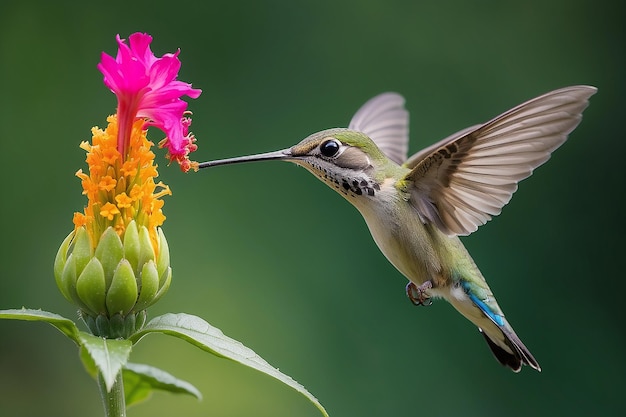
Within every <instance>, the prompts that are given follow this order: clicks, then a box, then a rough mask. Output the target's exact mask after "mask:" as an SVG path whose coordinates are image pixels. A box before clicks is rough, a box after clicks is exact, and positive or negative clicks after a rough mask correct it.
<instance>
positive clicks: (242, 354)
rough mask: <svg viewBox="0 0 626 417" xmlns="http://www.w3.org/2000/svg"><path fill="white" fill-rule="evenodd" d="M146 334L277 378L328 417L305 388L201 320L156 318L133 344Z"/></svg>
mask: <svg viewBox="0 0 626 417" xmlns="http://www.w3.org/2000/svg"><path fill="white" fill-rule="evenodd" d="M148 333H164V334H168V335H170V336H176V337H178V338H180V339H183V340H185V341H187V342H189V343H191V344H192V345H194V346H196V347H198V348H200V349H202V350H205V351H207V352H210V353H212V354H214V355H216V356H220V357H222V358H226V359H230V360H233V361H235V362H239V363H241V364H242V365H246V366H248V367H250V368H253V369H256V370H257V371H260V372H263V373H265V374H267V375H269V376H271V377H273V378H276V379H277V380H279V381H280V382H282V383H283V384H285V385H288V386H290V387H291V388H293V389H295V390H296V391H298V392H299V393H301V394H302V395H304V396H305V397H306V398H308V400H309V401H311V402H312V403H313V404H314V405H315V406H316V407H317V408H318V409H319V410H320V411H321V412H322V414H323V415H324V416H326V417H328V413H327V412H326V410H325V409H324V407H323V406H322V405H321V404H320V403H319V401H318V400H317V398H315V397H314V396H313V394H311V393H310V392H309V391H307V390H306V388H304V387H303V386H302V385H300V384H299V383H298V382H296V381H294V380H293V379H292V378H291V377H289V376H288V375H285V374H283V373H282V372H280V371H279V370H278V369H276V368H274V367H273V366H272V365H270V364H269V363H267V362H266V361H265V360H264V359H263V358H261V357H260V356H259V355H257V354H256V353H254V351H253V350H252V349H249V348H247V347H245V346H244V345H243V344H241V342H238V341H236V340H234V339H231V338H230V337H228V336H225V335H224V333H222V331H221V330H219V329H218V328H216V327H213V326H211V325H210V324H209V323H207V322H206V321H204V320H203V319H201V318H200V317H196V316H192V315H189V314H184V313H179V314H165V315H162V316H159V317H155V318H154V319H152V320H150V321H149V322H148V323H147V324H146V325H145V326H144V327H143V328H142V329H141V330H139V331H138V332H137V333H135V334H134V335H132V336H131V337H130V340H132V341H133V343H137V342H138V341H139V340H140V339H141V338H143V337H144V336H145V335H147V334H148Z"/></svg>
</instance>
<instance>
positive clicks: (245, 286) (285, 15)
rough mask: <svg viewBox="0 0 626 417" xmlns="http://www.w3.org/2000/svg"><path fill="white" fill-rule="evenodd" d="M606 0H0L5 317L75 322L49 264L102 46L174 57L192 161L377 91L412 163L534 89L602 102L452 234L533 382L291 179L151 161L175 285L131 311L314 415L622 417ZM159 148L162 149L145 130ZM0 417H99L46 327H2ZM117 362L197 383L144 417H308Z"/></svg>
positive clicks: (151, 347)
mask: <svg viewBox="0 0 626 417" xmlns="http://www.w3.org/2000/svg"><path fill="white" fill-rule="evenodd" d="M624 9H625V7H624V2H603V1H584V0H578V1H576V0H575V1H572V0H556V1H544V0H529V1H525V2H501V1H477V2H465V1H462V0H458V1H450V2H447V1H441V2H416V1H390V0H385V1H337V0H332V1H331V0H317V1H314V2H297V1H259V2H253V1H249V2H240V1H235V0H224V1H191V0H190V1H185V2H177V3H172V2H158V1H136V2H126V1H109V2H99V3H96V2H68V1H65V2H63V1H60V2H45V1H40V2H35V1H28V0H20V1H19V2H17V1H13V2H11V1H9V2H3V3H2V5H1V6H0V92H1V93H0V146H1V148H0V149H1V154H2V155H3V157H4V158H3V159H4V160H3V162H2V163H1V164H0V178H2V206H1V207H2V208H1V210H2V212H1V216H0V222H1V227H0V230H1V238H0V239H1V241H2V246H1V247H2V250H0V257H1V258H0V262H1V266H2V275H1V278H0V308H16V307H20V306H22V305H24V306H27V307H32V308H43V309H45V310H49V311H55V312H58V313H60V314H63V315H65V316H68V317H76V316H75V310H74V308H73V307H72V306H71V305H70V304H69V303H68V302H66V301H65V300H64V299H63V297H62V296H61V294H60V293H59V291H58V290H57V288H56V286H55V283H54V278H53V276H52V261H53V258H54V255H55V253H56V250H57V248H58V245H59V244H60V243H61V241H62V240H63V238H64V237H65V236H66V234H67V233H68V232H69V231H70V230H71V228H72V214H73V212H74V211H78V210H81V209H82V207H83V206H84V205H85V204H86V200H85V198H84V197H83V196H82V195H81V187H80V182H79V180H78V179H77V178H76V177H74V173H75V172H76V170H77V169H79V168H83V169H84V168H85V163H84V157H85V155H84V151H82V150H81V149H79V147H78V145H79V143H80V142H81V141H82V140H86V139H90V128H91V127H92V126H94V125H99V126H104V124H105V118H106V116H107V115H108V114H110V113H113V112H114V111H115V105H116V102H115V97H114V95H113V94H112V93H111V92H110V91H108V90H107V88H106V87H105V86H104V85H103V84H102V76H101V74H100V73H99V72H98V71H97V69H96V64H97V63H98V61H99V57H100V52H101V51H106V52H108V53H109V54H114V53H115V51H116V44H115V40H114V38H115V35H116V34H117V33H119V34H121V36H122V37H127V36H128V35H129V34H130V33H132V32H135V31H144V32H148V33H150V34H152V35H153V36H154V42H153V50H154V51H155V53H157V55H162V54H163V53H165V52H169V51H173V50H175V49H176V48H179V47H180V48H181V51H182V52H181V55H180V56H181V60H182V62H183V66H182V70H181V73H180V78H181V79H182V80H183V81H187V82H192V83H193V85H194V87H197V88H202V89H203V91H204V93H203V94H202V96H201V97H200V98H199V99H198V100H195V101H193V102H191V104H190V106H189V108H190V110H192V111H193V113H194V119H193V129H192V130H193V131H194V133H195V134H196V136H197V138H198V145H199V150H198V152H197V153H196V154H195V157H196V159H197V160H200V161H202V160H206V159H213V158H221V157H227V156H235V155H242V154H249V153H255V152H261V151H270V150H275V149H281V148H284V147H287V146H290V145H291V144H293V143H295V142H297V141H299V140H301V139H302V138H304V137H305V136H307V135H308V134H310V133H313V132H315V131H317V130H321V129H325V128H330V127H343V126H346V125H347V123H348V121H349V119H350V117H351V115H352V114H353V112H354V111H355V110H356V109H357V108H358V107H359V106H360V105H361V104H362V103H363V102H364V101H365V100H367V99H369V98H370V97H372V96H374V95H375V94H378V93H380V92H383V91H387V90H393V91H398V92H400V93H402V94H403V95H404V96H405V97H406V99H407V106H408V108H409V110H410V112H411V116H412V118H411V121H412V123H411V138H412V139H411V151H412V152H414V151H417V150H419V149H420V148H421V147H423V146H426V145H428V144H430V143H432V142H434V141H435V140H438V139H440V138H442V137H444V136H446V135H448V134H450V133H452V132H454V131H457V130H459V129H461V128H464V127H466V126H469V125H472V124H475V123H478V122H482V121H485V120H487V119H489V118H491V117H493V116H495V115H497V114H499V113H501V112H503V111H505V110H507V109H508V108H510V107H512V106H514V105H517V104H519V103H521V102H523V101H525V100H527V99H529V98H532V97H534V96H537V95H539V94H542V93H544V92H547V91H549V90H552V89H556V88H559V87H563V86H567V85H573V84H591V85H595V86H597V87H598V88H599V93H598V94H597V95H596V96H594V97H592V100H591V106H590V107H589V108H588V110H587V111H586V112H585V118H584V120H583V122H582V124H581V125H580V126H579V128H578V129H577V130H576V131H575V132H574V133H573V135H572V136H571V140H570V141H568V142H567V143H566V144H565V145H564V146H563V147H562V148H561V149H559V150H558V151H557V152H556V154H555V155H554V157H553V159H552V160H551V161H550V162H549V163H548V164H547V165H546V166H544V167H541V168H540V169H538V172H536V174H535V175H534V176H533V177H531V178H530V179H528V180H526V181H524V182H523V183H522V184H521V187H520V190H519V191H518V192H517V193H516V195H515V197H514V198H513V201H512V203H511V204H510V205H509V206H507V207H506V208H505V209H504V212H503V215H502V216H500V217H499V218H497V219H495V220H494V221H492V222H490V223H488V224H487V225H485V226H483V227H481V228H480V230H479V231H478V232H477V233H476V234H475V235H472V236H470V237H467V238H465V239H464V242H465V243H466V245H467V246H468V248H469V250H470V252H471V253H472V254H473V256H474V258H475V260H476V262H477V263H478V265H479V266H480V267H481V269H482V271H483V273H484V275H485V276H486V277H487V279H488V280H489V282H490V284H491V287H492V289H493V290H494V292H495V293H496V295H497V296H498V299H499V301H500V305H501V306H502V307H503V309H504V310H505V312H506V314H507V317H508V318H509V320H510V321H511V322H512V323H513V325H514V327H515V329H516V331H517V332H518V334H519V335H520V337H521V338H522V339H523V340H524V342H525V343H526V344H527V345H528V347H529V348H530V350H531V351H532V352H533V354H534V355H535V356H536V357H537V359H538V360H539V362H540V364H541V366H542V368H543V372H542V373H537V372H534V371H532V370H530V369H528V368H525V369H524V370H523V371H522V372H521V373H520V374H517V375H516V374H513V373H512V372H510V371H508V370H506V369H504V368H502V367H501V366H500V365H499V364H498V363H496V362H495V360H494V359H493V357H492V356H491V353H490V352H489V350H488V348H487V346H486V344H485V343H484V341H483V340H482V338H481V337H480V335H479V334H478V332H477V331H476V329H475V328H474V326H472V325H471V324H470V323H469V322H467V321H466V320H465V319H463V318H462V317H461V316H460V315H459V314H458V313H456V311H454V309H453V308H452V307H451V306H449V305H448V304H447V303H445V302H443V301H439V302H435V304H434V305H433V306H432V307H430V308H415V307H413V306H412V305H411V304H410V303H409V302H408V301H407V299H406V296H405V294H404V285H405V280H404V278H403V277H401V275H400V274H399V273H398V272H396V271H395V270H394V268H393V267H392V266H391V265H389V264H388V263H387V261H386V260H385V259H384V257H383V256H382V255H381V254H380V252H379V251H378V249H377V248H376V246H375V244H374V243H373V241H372V240H371V238H370V236H369V232H368V231H367V228H366V227H365V224H364V222H363V220H362V219H361V218H360V216H359V215H358V213H357V212H356V210H354V209H353V208H352V207H351V206H350V205H349V204H348V203H347V202H345V201H344V200H343V199H342V198H341V197H340V196H339V195H336V194H335V193H333V192H331V191H330V190H329V189H327V188H326V187H325V186H324V185H323V184H322V183H320V182H319V181H317V180H316V179H314V178H313V177H312V176H310V174H308V173H307V172H306V171H305V170H303V169H299V168H297V167H294V166H292V165H289V164H283V163H278V162H276V163H265V164H250V165H239V166H232V167H223V168H219V169H215V170H211V171H207V172H200V173H197V174H194V173H190V174H186V175H185V174H182V173H181V172H180V171H179V169H178V168H177V167H175V166H170V167H167V166H166V163H165V160H164V159H163V152H162V151H158V152H157V153H158V159H159V163H160V174H161V179H162V180H163V181H165V182H166V183H167V184H169V185H170V186H171V188H172V190H173V193H174V195H173V196H171V197H167V198H166V204H165V208H164V211H165V214H166V215H167V217H168V220H167V222H166V223H165V225H164V230H165V232H166V234H167V237H168V240H169V244H170V248H171V256H172V265H173V268H174V281H173V285H172V287H171V289H170V292H169V294H168V295H167V296H166V297H165V298H164V299H163V300H162V301H161V302H160V303H159V304H158V305H156V306H155V307H153V308H152V309H151V311H150V314H151V315H152V316H155V315H158V314H162V313H165V312H170V311H173V312H183V311H184V312H188V313H192V314H197V315H199V316H201V317H203V318H205V319H206V320H207V321H209V322H210V323H212V324H213V325H215V326H217V327H219V328H221V329H222V330H223V331H224V332H225V333H226V334H227V335H229V336H231V337H233V338H236V339H238V340H240V341H242V342H243V343H244V344H246V345H247V346H249V347H251V348H253V349H254V350H255V351H256V352H257V353H259V354H260V355H261V356H262V357H264V358H265V359H266V360H268V361H269V362H270V363H271V364H273V365H274V366H277V367H280V369H281V371H283V372H285V373H287V374H289V375H291V376H292V377H293V378H295V379H296V380H298V381H299V382H301V383H302V384H303V385H304V386H306V387H307V388H308V389H309V390H310V391H311V392H312V393H313V394H314V395H316V396H317V397H318V398H319V400H320V401H321V402H322V404H324V405H325V406H326V407H327V409H328V410H329V412H330V413H331V416H382V415H385V416H414V415H428V416H501V415H509V416H528V415H563V416H586V415H607V416H609V415H617V414H619V412H620V411H623V405H622V404H623V395H624V390H625V388H626V383H625V382H626V377H625V374H626V364H625V361H626V360H625V356H624V345H625V343H626V340H625V339H626V337H625V336H626V331H625V326H624V316H625V315H624V310H623V307H622V306H623V299H624V292H625V291H626V288H625V287H626V285H625V283H624V272H623V268H621V267H620V266H619V265H621V262H622V261H620V260H619V256H623V254H624V250H625V249H626V248H625V247H624V244H623V241H622V237H623V235H624V231H625V230H624V229H625V228H624V223H623V210H624V208H623V207H624V206H623V204H624V197H625V195H624V194H625V193H624V180H625V174H624V172H625V171H624V168H625V167H624V161H623V160H622V159H623V158H622V155H624V152H625V151H626V147H625V144H624V143H625V141H624V139H625V138H624V133H623V131H624V130H623V127H622V123H621V122H620V121H619V119H620V118H621V117H623V116H621V114H622V113H623V103H624V97H625V94H626V82H625V81H624V75H625V72H624V69H625V68H626V66H625V64H626V62H625V55H626V53H625V51H626V49H625V48H624V45H625V42H624V41H625V36H624V35H625V31H626V30H625V26H624V20H623V18H624V16H625V15H626V13H625V10H624ZM151 134H152V139H153V141H155V142H158V140H160V138H161V136H159V135H160V132H158V131H154V132H151ZM0 335H1V336H0V415H1V416H20V417H28V416H42V415H46V416H66V417H72V416H85V415H91V416H94V415H102V410H101V404H100V400H99V397H98V392H97V389H96V386H95V384H94V383H93V382H92V380H91V379H90V378H89V377H88V376H87V374H86V373H85V372H84V371H83V369H82V367H81V364H80V362H79V360H78V356H77V351H76V348H75V347H74V346H73V344H72V343H71V342H70V341H68V340H67V339H65V338H64V337H62V335H61V334H59V333H58V332H57V331H56V330H55V329H53V328H52V327H50V326H47V325H44V324H36V323H24V322H12V321H1V322H0ZM131 360H133V361H135V362H142V363H148V364H152V365H156V366H159V367H161V368H163V369H165V370H167V371H169V372H171V373H173V374H175V375H177V376H179V377H181V378H183V379H186V380H188V381H190V382H191V383H193V384H195V385H196V386H197V387H198V388H199V389H200V390H201V391H202V393H203V394H204V399H203V400H202V401H201V402H198V401H196V400H195V399H193V398H191V397H179V396H175V395H171V394H168V393H156V394H155V395H154V396H153V398H152V400H150V401H149V402H147V403H144V404H141V405H138V406H136V407H133V408H132V409H130V412H129V415H130V416H134V417H140V416H157V415H159V416H171V415H177V416H233V417H234V416H317V415H318V413H317V411H316V410H315V408H314V407H313V406H312V405H311V404H309V403H308V402H307V401H306V400H305V399H304V397H302V396H300V395H298V394H297V393H296V392H295V391H292V390H291V389H289V388H287V387H284V386H282V385H281V384H280V383H278V382H276V381H275V380H273V379H271V378H269V377H267V376H265V375H262V374H260V373H258V372H255V371H252V370H249V369H247V368H244V367H242V366H240V365H237V364H235V363H233V362H230V361H226V360H221V359H218V358H215V357H213V356H211V355H208V354H205V353H204V352H201V351H199V350H197V349H196V348H194V347H192V346H191V345H187V344H185V343H183V342H181V341H179V340H177V339H171V338H168V337H166V336H153V337H151V338H148V339H146V340H144V341H143V342H142V343H140V344H139V345H138V346H137V347H136V348H135V350H134V352H133V355H132V356H131Z"/></svg>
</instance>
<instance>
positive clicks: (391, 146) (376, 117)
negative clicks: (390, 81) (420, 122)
mask: <svg viewBox="0 0 626 417" xmlns="http://www.w3.org/2000/svg"><path fill="white" fill-rule="evenodd" d="M348 129H351V130H356V131H358V132H362V133H365V134H366V135H367V136H368V137H369V138H370V139H372V140H373V141H374V143H375V144H376V146H378V148H379V149H380V150H381V151H382V152H383V153H384V154H385V155H386V156H387V157H388V158H389V159H391V160H392V161H394V162H396V163H397V164H402V163H403V162H404V161H405V160H406V156H407V152H408V149H409V113H408V112H407V111H406V109H405V108H404V98H403V97H402V96H401V95H399V94H397V93H383V94H380V95H378V96H376V97H374V98H372V99H370V100H369V101H367V102H366V103H365V104H364V105H363V106H362V107H361V108H360V109H359V110H358V111H357V112H356V114H355V115H354V117H352V120H351V121H350V125H349V126H348Z"/></svg>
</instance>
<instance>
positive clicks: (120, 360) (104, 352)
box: [78, 332, 133, 391]
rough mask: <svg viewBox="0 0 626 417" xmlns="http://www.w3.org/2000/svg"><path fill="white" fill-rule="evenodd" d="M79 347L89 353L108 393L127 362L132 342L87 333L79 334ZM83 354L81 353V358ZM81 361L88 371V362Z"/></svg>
mask: <svg viewBox="0 0 626 417" xmlns="http://www.w3.org/2000/svg"><path fill="white" fill-rule="evenodd" d="M78 337H79V339H80V345H81V346H82V347H83V348H84V349H85V350H86V352H87V353H89V356H90V357H91V359H92V360H93V362H94V363H95V365H96V367H97V368H98V371H100V373H101V374H102V377H103V379H104V383H105V385H106V388H107V391H110V390H111V388H112V387H113V383H114V382H115V377H116V376H117V374H118V373H119V372H120V370H121V369H122V367H123V366H124V365H125V364H126V362H127V361H128V356H129V355H130V351H131V350H132V347H133V345H132V342H131V341H130V340H125V339H105V338H103V337H98V336H93V335H90V334H89V333H85V332H79V333H78ZM83 354H84V352H81V358H82V355H83ZM82 359H83V364H85V368H86V369H87V371H89V369H90V366H87V365H89V363H88V362H86V361H85V359H84V358H82Z"/></svg>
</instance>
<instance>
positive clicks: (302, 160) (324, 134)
mask: <svg viewBox="0 0 626 417" xmlns="http://www.w3.org/2000/svg"><path fill="white" fill-rule="evenodd" d="M267 160H281V161H288V162H293V163H295V164H296V165H300V166H302V167H304V168H306V169H307V170H308V171H309V172H311V173H312V174H314V175H315V176H316V177H318V178H319V179H320V180H321V181H323V182H324V183H326V184H327V185H328V186H329V187H331V188H333V189H335V190H336V191H337V192H339V193H341V194H343V195H344V196H346V197H357V196H361V195H364V196H374V195H375V193H376V191H377V190H379V189H380V182H381V181H382V180H383V179H384V174H383V172H381V170H380V168H381V167H383V166H385V165H386V164H387V163H391V164H393V162H391V161H390V160H389V159H387V158H386V157H385V155H384V154H383V153H382V152H381V151H380V149H378V147H377V146H376V144H375V143H374V142H373V141H372V140H371V139H370V138H369V137H368V136H367V135H365V134H364V133H361V132H358V131H355V130H350V129H343V128H337V129H328V130H323V131H321V132H317V133H314V134H312V135H310V136H308V137H307V138H306V139H304V140H302V141H301V142H299V143H297V144H296V145H294V146H292V147H290V148H287V149H283V150H280V151H275V152H268V153H262V154H256V155H250V156H242V157H238V158H229V159H221V160H216V161H209V162H203V163H201V164H199V167H200V168H207V167H213V166H217V165H226V164H235V163H242V162H254V161H267Z"/></svg>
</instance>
